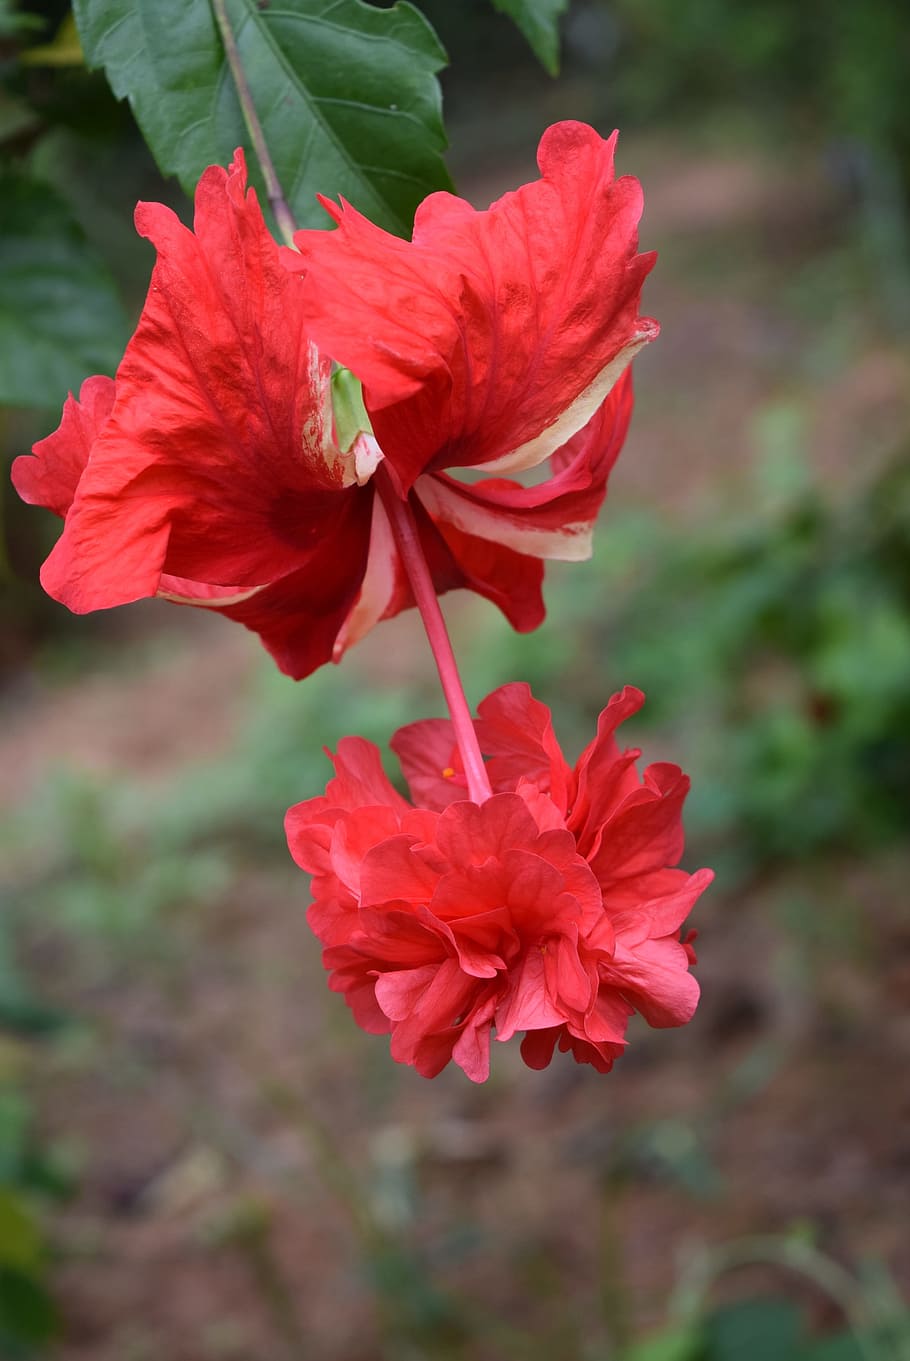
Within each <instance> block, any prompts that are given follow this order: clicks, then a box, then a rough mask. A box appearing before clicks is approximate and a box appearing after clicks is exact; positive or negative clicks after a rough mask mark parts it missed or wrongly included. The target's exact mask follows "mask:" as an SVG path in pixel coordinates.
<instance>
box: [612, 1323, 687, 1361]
mask: <svg viewBox="0 0 910 1361" xmlns="http://www.w3.org/2000/svg"><path fill="white" fill-rule="evenodd" d="M704 1355H705V1349H704V1339H703V1337H702V1331H701V1326H700V1325H699V1324H697V1323H692V1324H689V1323H686V1324H681V1325H677V1326H676V1327H673V1328H670V1329H663V1330H662V1331H661V1332H659V1333H651V1335H650V1336H649V1337H644V1338H641V1339H640V1340H639V1341H638V1342H636V1343H634V1344H633V1345H632V1346H631V1347H630V1348H629V1349H628V1350H627V1351H624V1352H623V1354H622V1361H703V1358H704Z"/></svg>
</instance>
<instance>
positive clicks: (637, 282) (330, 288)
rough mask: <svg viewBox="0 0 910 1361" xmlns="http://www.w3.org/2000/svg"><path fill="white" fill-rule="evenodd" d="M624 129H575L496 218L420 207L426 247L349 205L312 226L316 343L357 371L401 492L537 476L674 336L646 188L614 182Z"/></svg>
mask: <svg viewBox="0 0 910 1361" xmlns="http://www.w3.org/2000/svg"><path fill="white" fill-rule="evenodd" d="M615 141H616V136H615V134H614V136H613V137H611V138H610V139H609V140H606V141H605V140H604V139H602V138H601V137H600V136H599V135H598V134H597V133H596V132H595V131H594V129H593V128H590V127H587V126H586V125H585V124H582V123H569V122H567V123H558V124H555V125H554V126H553V127H551V128H549V129H548V130H547V132H546V133H545V134H544V136H543V138H542V140H541V143H540V149H539V152H538V164H539V166H540V170H541V176H542V178H541V179H539V180H536V181H534V182H533V183H531V184H526V185H524V186H523V187H522V188H520V189H518V190H517V191H516V192H515V193H511V194H506V195H505V197H504V198H502V199H500V200H499V201H498V202H497V203H494V204H493V205H492V207H491V208H490V209H489V210H488V211H486V212H475V211H474V210H473V209H472V208H471V206H470V205H469V204H467V203H465V202H464V201H463V200H461V199H457V198H454V197H453V196H452V195H450V194H433V195H431V196H430V197H429V198H428V199H427V200H425V202H424V203H423V204H422V205H421V207H420V208H419V209H418V212H417V216H416V219H415V223H414V236H413V241H412V242H410V243H409V242H405V241H401V240H399V239H398V238H397V237H393V236H389V235H388V234H387V233H385V232H382V231H381V230H380V229H379V228H377V227H375V226H374V225H373V224H372V223H370V222H368V221H367V219H366V218H364V217H362V216H361V215H360V214H359V213H358V212H356V210H355V209H353V208H352V207H350V205H349V204H346V203H344V202H343V203H342V206H341V207H340V208H338V207H336V206H335V205H334V204H329V203H327V202H326V203H325V206H326V208H327V209H328V211H329V212H330V213H331V215H332V216H333V217H334V218H335V220H336V221H337V222H338V230H337V231H335V232H320V231H307V232H299V233H298V234H297V236H296V238H295V243H296V245H297V247H298V251H299V252H300V255H302V257H303V259H302V260H300V259H299V258H297V257H295V256H294V253H293V252H290V251H286V252H284V254H283V259H284V262H285V264H286V266H287V267H288V268H289V269H291V270H296V271H299V270H300V269H301V268H302V267H304V266H308V267H309V268H308V272H307V276H306V279H305V286H306V288H307V293H308V297H309V299H310V304H311V308H312V318H313V319H312V329H313V334H314V336H315V338H316V340H317V343H318V344H319V345H320V346H322V347H323V348H324V349H325V350H327V351H328V353H330V354H331V355H332V356H333V358H335V359H337V360H339V361H340V362H341V363H343V364H345V365H347V366H348V367H349V368H351V369H352V370H353V371H354V372H355V373H356V374H357V375H358V377H359V378H360V379H361V380H362V381H363V384H364V400H365V404H366V407H367V410H368V411H369V413H370V417H371V419H372V423H373V429H374V432H375V434H376V437H377V439H378V440H379V443H380V445H381V447H382V450H383V452H384V454H385V456H386V458H387V459H388V460H389V462H390V464H391V465H392V467H393V468H394V469H395V471H396V473H397V475H398V478H399V481H400V485H401V488H402V490H407V489H408V488H409V487H410V486H411V485H412V484H413V482H414V481H415V479H416V478H417V477H418V476H419V475H420V474H421V473H422V472H425V471H433V470H438V469H442V468H446V467H454V466H460V467H465V466H480V465H484V464H486V465H488V466H489V467H490V468H491V469H493V468H495V469H496V470H497V471H516V470H518V469H521V468H529V467H534V466H536V465H538V464H540V463H542V462H543V461H544V460H545V459H547V458H549V457H550V456H551V455H553V454H554V453H555V452H556V450H557V449H559V448H560V447H561V446H563V445H565V443H566V442H567V441H568V440H570V439H571V438H572V436H573V435H574V434H575V433H576V432H577V431H578V430H580V429H582V427H583V426H585V425H586V424H587V422H588V421H589V420H590V419H591V417H592V416H593V415H594V413H595V411H596V410H597V408H598V407H599V406H600V405H601V403H602V402H603V401H604V400H605V398H606V397H607V396H608V394H609V392H610V390H611V388H612V387H613V385H614V384H615V382H616V381H617V380H618V378H619V377H620V375H621V374H622V372H623V370H624V369H625V368H626V366H627V365H628V363H629V361H630V360H631V359H632V357H633V355H634V354H635V352H636V351H637V350H638V349H640V348H641V346H642V345H644V344H646V343H647V341H649V340H651V339H653V337H654V336H655V335H656V334H657V326H656V323H654V322H653V321H650V320H648V319H642V318H640V317H639V315H638V304H639V296H640V293H641V286H642V283H643V281H644V278H645V276H646V274H647V273H648V271H649V270H650V268H651V266H652V264H653V256H650V255H638V254H637V253H636V252H637V226H638V220H639V217H640V216H641V189H640V186H639V184H638V182H637V180H634V179H630V178H623V179H619V180H615V179H614V177H613V150H614V146H615Z"/></svg>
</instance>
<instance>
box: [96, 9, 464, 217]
mask: <svg viewBox="0 0 910 1361" xmlns="http://www.w3.org/2000/svg"><path fill="white" fill-rule="evenodd" d="M74 10H75V14H76V21H77V23H78V26H79V32H80V35H81V37H82V45H83V48H84V50H85V55H86V60H87V62H88V64H89V65H90V66H103V67H104V68H105V70H106V71H107V76H108V79H109V81H110V83H111V86H112V88H113V90H114V93H115V94H116V95H117V96H118V98H121V99H123V98H128V99H129V101H130V103H131V105H132V107H133V111H134V113H135V115H136V119H137V121H138V123H139V126H140V128H141V129H142V131H143V134H144V135H145V138H146V141H147V142H148V144H149V146H150V147H151V149H152V152H153V154H154V156H155V158H156V160H157V161H158V164H159V166H160V167H161V169H162V170H163V171H164V172H165V173H166V174H174V175H177V176H178V177H179V179H180V182H181V184H182V185H183V187H184V188H185V189H186V190H187V192H188V193H191V192H192V191H193V189H194V187H195V184H196V181H197V180H198V178H199V176H200V175H201V173H202V171H203V170H204V169H205V167H206V166H207V165H212V164H220V165H226V164H227V163H228V162H229V161H230V159H231V156H232V154H233V151H234V148H235V147H237V146H241V145H245V146H246V147H247V149H248V150H249V138H248V135H247V131H246V128H245V125H244V121H243V117H242V113H241V109H240V104H239V102H238V99H237V93H236V89H235V86H234V82H233V80H232V78H231V75H230V71H229V69H228V67H227V64H226V61H225V56H224V50H223V47H222V44H221V40H220V38H219V35H218V31H217V27H216V24H215V20H214V17H213V14H212V11H211V9H210V6H209V3H208V0H76V2H75V6H74ZM227 13H228V19H229V22H230V24H231V27H232V29H233V32H234V35H235V37H236V39H237V45H238V48H239V51H240V57H241V61H242V63H243V66H244V69H245V72H246V76H247V80H248V81H249V85H250V88H251V91H252V96H253V103H254V106H255V108H256V111H257V113H258V115H259V119H260V121H261V123H262V127H263V131H264V133H265V139H266V143H267V145H268V147H269V151H270V153H271V156H272V159H273V161H274V163H275V168H276V170H277V173H278V179H279V182H280V184H281V186H282V188H283V190H284V193H285V196H286V197H287V199H288V201H289V203H290V206H291V211H292V212H293V214H294V217H295V218H296V220H297V222H298V223H299V224H300V226H304V227H306V226H317V227H323V226H326V225H327V218H326V215H325V213H324V211H323V210H322V208H320V207H319V205H318V204H317V202H316V197H315V196H316V194H317V193H322V194H326V195H329V196H331V197H337V196H338V195H339V194H343V195H344V196H345V198H347V199H349V200H350V201H351V202H352V203H353V204H354V205H355V207H357V208H359V209H360V211H361V212H362V213H365V214H366V215H367V216H368V217H370V218H371V219H372V220H373V221H375V222H378V223H380V224H381V225H382V226H384V227H386V228H387V229H389V230H391V231H395V232H399V233H406V232H408V231H409V230H410V227H411V223H412V220H413V215H414V209H415V208H416V206H417V204H418V203H419V202H420V200H421V199H422V198H423V197H424V196H425V195H426V194H428V193H429V192H431V191H432V190H434V189H445V188H449V187H450V181H449V177H448V173H447V171H446V169H445V165H444V163H443V161H442V156H441V153H442V151H443V150H444V148H445V145H446V139H445V133H444V131H443V127H442V116H441V98H440V92H439V84H438V82H437V80H436V78H435V72H436V71H438V70H439V69H440V67H441V66H443V65H444V64H445V60H446V56H445V52H444V50H443V48H442V47H441V46H440V44H439V41H438V39H437V37H436V35H435V33H434V32H433V30H432V28H431V27H430V26H429V24H428V23H427V21H426V20H425V19H424V18H423V17H422V16H421V15H420V14H419V13H418V12H417V10H415V9H413V8H412V7H411V6H410V5H408V4H405V3H403V2H400V3H398V4H396V5H395V6H394V7H393V8H392V9H377V8H375V7H373V6H372V5H368V4H364V3H362V0H281V4H280V5H279V4H278V3H270V2H269V0H259V2H258V3H257V0H227ZM248 160H249V163H250V168H251V171H252V173H253V178H254V180H255V181H256V182H257V185H258V187H260V189H261V186H262V181H261V178H260V177H259V173H258V167H256V166H255V164H254V160H253V157H252V156H251V155H250V156H248ZM263 202H264V199H263Z"/></svg>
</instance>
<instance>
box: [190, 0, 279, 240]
mask: <svg viewBox="0 0 910 1361" xmlns="http://www.w3.org/2000/svg"><path fill="white" fill-rule="evenodd" d="M211 5H212V10H213V12H214V15H215V19H216V21H217V24H218V31H219V33H220V34H221V41H222V43H223V44H224V55H225V56H226V57H227V63H228V66H229V67H230V68H231V75H232V76H233V78H234V85H235V86H236V89H237V98H238V99H239V101H240V108H241V111H242V113H243V121H244V123H246V127H247V131H248V132H249V134H250V140H251V142H252V143H253V150H254V151H255V152H256V159H257V160H258V162H259V165H260V168H261V170H262V177H263V179H264V180H265V189H266V194H267V196H268V200H269V203H270V204H271V207H272V212H273V213H274V214H275V221H276V222H277V224H278V230H279V232H280V233H281V236H282V238H283V240H284V241H285V243H286V244H287V245H289V246H293V244H294V232H295V231H296V230H297V226H296V223H295V222H294V215H293V213H292V212H291V210H290V207H289V206H288V201H287V199H286V198H285V196H284V192H283V190H282V188H281V184H280V183H279V180H278V175H277V173H276V171H275V163H274V161H273V160H272V157H271V153H270V152H269V149H268V146H267V144H266V140H265V134H264V133H263V131H262V124H261V123H260V121H259V115H258V113H257V112H256V105H255V104H254V102H253V92H252V90H251V89H250V83H249V81H248V80H247V78H246V71H244V69H243V62H242V61H241V59H240V49H239V48H238V46H237V39H236V38H235V37H234V30H233V29H232V28H231V21H230V19H228V15H227V4H226V0H211Z"/></svg>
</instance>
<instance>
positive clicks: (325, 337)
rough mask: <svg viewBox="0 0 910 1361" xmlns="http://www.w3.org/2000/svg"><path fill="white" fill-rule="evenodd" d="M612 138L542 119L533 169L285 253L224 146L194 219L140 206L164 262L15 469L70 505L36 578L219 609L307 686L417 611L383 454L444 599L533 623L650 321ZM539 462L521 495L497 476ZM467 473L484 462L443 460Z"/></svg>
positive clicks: (592, 485) (17, 477)
mask: <svg viewBox="0 0 910 1361" xmlns="http://www.w3.org/2000/svg"><path fill="white" fill-rule="evenodd" d="M614 142H615V135H614V137H613V138H611V139H610V140H609V141H604V140H602V139H601V138H600V137H599V136H598V134H597V133H596V132H595V131H594V130H593V129H592V128H589V127H586V126H585V125H583V124H580V123H561V124H557V125H555V126H554V127H552V128H550V129H549V131H548V132H547V133H546V134H545V135H544V138H543V140H542V141H541V144H540V152H539V158H538V159H539V164H540V169H541V174H542V178H541V179H540V180H537V181H535V182H533V183H531V184H527V185H525V186H523V187H522V188H521V189H519V190H517V191H516V192H515V193H512V194H507V195H506V196H505V197H504V198H502V199H500V200H499V201H498V202H497V203H494V204H493V205H492V207H491V208H490V209H489V210H488V211H486V212H476V211H475V210H474V209H473V208H471V207H470V205H468V204H467V203H465V202H463V201H462V200H461V199H458V198H455V197H453V196H452V195H450V194H434V195H432V196H431V197H430V198H428V199H427V200H426V202H425V203H424V204H423V205H422V206H421V208H420V209H419V210H418V213H417V217H416V220H415V225H414V238H413V241H411V242H407V241H401V240H399V239H398V238H397V237H393V236H389V235H388V234H387V233H386V232H383V231H381V230H380V229H379V228H377V227H375V226H373V225H372V224H370V223H369V222H367V221H366V220H365V219H364V218H362V217H361V216H360V215H359V214H358V213H356V212H355V211H354V210H353V209H352V208H350V207H348V206H347V205H345V206H344V207H343V208H342V209H338V208H336V207H335V206H334V205H327V207H329V210H330V212H331V213H332V215H333V216H334V217H336V219H337V220H338V223H339V227H338V230H337V231H333V232H315V231H309V232H300V233H299V234H298V236H297V238H296V244H297V250H296V251H292V250H289V249H286V248H284V249H281V248H279V246H278V245H277V244H276V242H275V241H274V240H273V239H272V237H271V236H270V234H269V232H268V230H267V229H266V226H265V223H264V221H263V217H262V214H261V212H260V209H259V205H258V203H257V200H256V196H255V194H254V193H253V192H252V191H247V189H246V171H245V166H244V160H243V155H242V153H241V152H237V154H236V158H235V161H234V163H233V165H232V166H231V168H230V170H228V171H224V170H222V169H220V168H218V167H212V168H210V169H209V170H207V171H206V172H205V174H204V175H203V176H202V179H201V180H200V182H199V187H198V190H197V193H196V216H195V230H194V231H193V232H191V231H189V230H188V229H187V228H185V227H184V226H182V225H181V223H180V222H179V221H178V219H177V218H176V216H175V215H174V214H173V213H172V212H171V211H170V210H169V209H168V208H165V207H163V206H162V205H160V204H140V205H139V207H138V209H137V211H136V225H137V228H138V230H139V231H140V233H142V235H144V236H148V237H149V238H151V240H152V241H153V242H154V244H155V246H156V247H157V250H158V262H157V264H156V266H155V269H154V272H153V275H152V281H151V287H150V290H149V294H148V297H147V299H146V303H145V307H144V309H143V312H142V315H141V317H140V319H139V324H138V326H137V329H136V332H135V334H134V336H133V338H132V340H131V341H130V343H129V345H128V346H127V350H126V353H125V355H124V357H123V360H122V362H121V364H120V366H119V368H118V370H117V375H116V380H111V379H108V378H100V377H96V378H90V379H88V380H87V382H86V383H85V384H84V385H83V388H82V392H81V396H80V401H78V402H77V401H76V399H75V398H74V397H72V396H70V398H69V400H68V401H67V403H66V406H65V408H64V412H63V420H62V423H61V425H60V427H59V429H58V430H57V431H56V432H55V433H54V434H53V435H51V436H49V437H48V438H47V439H45V440H42V441H41V442H40V443H39V444H37V445H36V446H35V449H34V457H31V456H25V457H23V458H19V459H17V460H16V462H15V464H14V467H13V481H14V483H15V486H16V488H17V490H18V492H19V494H20V495H21V496H22V497H23V498H24V499H25V500H26V501H29V502H33V503H36V504H38V505H42V506H46V507H48V508H49V509H51V510H53V511H55V512H56V513H57V514H58V515H61V516H63V517H64V520H65V524H64V529H63V533H62V536H61V538H60V540H59V541H58V543H57V545H56V547H55V548H54V550H53V552H52V553H51V555H50V557H49V558H48V560H47V562H46V563H45V565H44V569H43V571H42V583H43V585H44V587H45V589H46V590H47V591H48V592H49V594H50V595H52V596H54V597H55V598H56V599H58V600H61V601H62V602H63V603H64V604H66V605H68V606H69V607H70V609H72V610H75V611H76V612H78V613H83V612H85V611H88V610H95V609H103V608H107V607H108V606H113V605H120V604H125V603H127V602H128V601H131V600H137V599H140V598H142V597H145V596H153V595H160V596H164V597H166V598H167V599H170V600H175V601H178V602H180V603H183V604H191V605H200V606H204V607H205V608H208V609H214V610H218V611H219V612H220V613H222V614H225V615H227V616H228V617H229V618H232V619H236V620H238V621H239V622H240V623H243V624H245V625H246V626H247V627H248V628H251V629H254V630H255V631H256V632H257V633H259V634H260V635H261V637H262V640H263V642H264V643H265V645H266V647H267V648H268V649H269V651H270V652H271V653H272V655H273V656H274V657H275V659H276V661H277V662H278V664H279V666H280V667H281V668H282V669H283V670H285V671H287V672H288V673H290V674H291V675H293V676H296V677H302V676H305V675H307V674H308V673H309V672H310V671H312V670H314V669H315V668H316V667H317V666H320V665H321V664H322V663H323V662H325V661H327V660H329V659H330V658H332V657H335V658H336V659H337V658H338V657H339V656H340V655H341V653H342V652H343V651H344V649H345V648H346V647H347V646H349V645H350V644H351V643H352V642H354V641H356V640H357V639H358V638H360V637H362V636H363V635H364V634H365V633H366V632H367V631H368V630H369V629H370V628H371V627H372V626H373V625H374V624H375V623H376V622H377V621H378V620H380V619H384V618H388V617H390V616H391V615H394V614H396V613H397V612H398V611H399V610H401V609H403V608H404V607H405V606H407V605H409V604H411V603H412V596H411V590H410V587H409V585H408V582H407V578H406V575H405V572H404V570H403V567H402V564H401V561H400V558H399V556H398V552H397V550H396V547H395V544H394V541H393V537H392V534H391V531H390V528H389V523H388V518H387V516H386V513H385V511H384V509H383V506H382V503H381V501H380V499H379V497H377V496H376V495H375V494H374V483H373V480H372V478H373V474H374V472H375V470H376V468H377V466H378V465H379V464H380V463H383V464H384V465H385V467H386V469H387V471H388V475H389V478H390V480H391V483H392V485H393V486H394V487H395V489H396V492H397V493H398V494H400V495H404V496H410V499H411V504H412V509H413V511H414V514H415V516H416V519H417V522H418V527H419V532H420V536H421V542H422V547H423V551H424V554H425V556H426V558H427V561H428V562H429V564H430V569H431V572H432V577H433V582H434V586H435V588H436V590H437V591H439V592H442V591H445V590H448V589H450V588H452V587H456V586H464V587H468V588H469V589H471V590H473V591H477V592H479V593H480V594H481V595H484V596H486V597H488V598H489V599H490V600H493V601H495V603H496V604H497V605H499V606H500V608H501V609H502V610H503V611H504V613H505V614H506V616H507V617H508V618H509V620H510V621H511V622H512V623H513V624H514V625H515V627H516V628H518V629H522V630H526V629H531V628H534V627H536V626H537V624H539V623H540V621H541V619H542V618H543V602H542V599H541V594H540V587H541V581H542V576H543V566H542V559H546V558H565V559H577V558H583V557H586V556H588V554H589V551H590V537H591V531H592V527H593V523H594V519H595V517H596V515H597V512H598V509H599V507H600V504H601V502H602V500H603V497H604V493H605V490H606V482H607V476H608V474H609V471H610V468H611V467H612V465H613V462H614V461H615V459H616V457H617V455H618V453H619V450H620V448H621V446H622V442H623V440H624V438H625V433H626V427H627V425H628V420H629V414H630V410H631V403H632V392H631V382H630V378H629V373H628V370H627V366H628V364H629V361H630V360H631V358H632V356H633V355H634V353H635V352H636V351H637V350H638V349H640V348H641V346H642V345H644V344H645V343H646V342H647V341H648V340H650V339H652V338H653V337H654V335H656V333H657V327H656V324H655V323H654V322H652V321H649V320H643V319H641V318H639V316H638V302H639V295H640V292H641V286H642V282H643V279H644V277H645V275H646V274H647V272H648V270H649V269H650V268H651V264H652V261H653V257H652V256H647V255H638V254H636V246H637V235H636V228H637V223H638V219H639V216H640V212H641V191H640V188H639V185H638V182H637V181H636V180H633V179H629V178H624V179H619V180H615V179H614V177H613V148H614ZM317 346H318V348H317ZM333 360H334V361H338V362H341V363H343V364H345V365H347V366H349V367H350V368H351V369H352V370H353V372H354V373H355V374H356V375H357V377H358V378H359V379H361V380H362V382H363V385H364V400H365V404H366V409H367V411H368V413H369V417H370V419H371V422H372V431H370V430H364V431H360V432H353V433H351V434H350V435H349V436H348V435H345V436H344V437H342V435H341V434H340V433H339V430H338V428H337V427H336V422H335V420H334V417H333V408H332V398H331V368H332V362H331V361H333ZM547 460H549V471H550V475H549V477H548V478H547V479H546V480H545V481H543V482H541V483H539V485H537V486H533V487H525V486H523V485H521V484H520V483H519V482H517V481H515V480H514V479H512V478H509V477H503V476H500V474H503V473H507V474H508V473H514V472H517V471H520V470H522V469H527V468H531V467H535V466H537V465H540V464H543V463H544V462H546V461H547ZM466 467H470V468H476V469H480V470H482V471H483V472H484V473H485V474H487V476H485V477H484V478H483V479H481V480H480V481H475V482H473V483H471V484H468V483H465V482H463V481H461V480H459V479H457V478H454V477H451V476H450V475H449V474H448V473H447V472H446V471H445V469H447V468H456V469H461V468H466ZM490 474H495V476H490Z"/></svg>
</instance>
